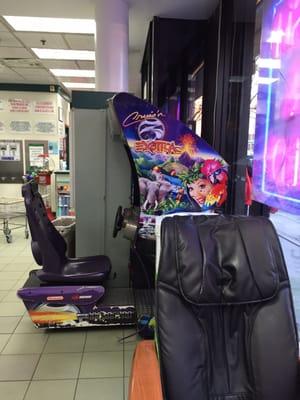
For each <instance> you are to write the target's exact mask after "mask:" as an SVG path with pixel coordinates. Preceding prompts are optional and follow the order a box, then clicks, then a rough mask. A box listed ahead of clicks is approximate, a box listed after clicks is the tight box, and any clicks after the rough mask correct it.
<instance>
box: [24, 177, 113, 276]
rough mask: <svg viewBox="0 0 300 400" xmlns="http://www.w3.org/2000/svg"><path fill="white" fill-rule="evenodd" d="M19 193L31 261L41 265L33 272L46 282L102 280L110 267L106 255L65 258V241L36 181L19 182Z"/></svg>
mask: <svg viewBox="0 0 300 400" xmlns="http://www.w3.org/2000/svg"><path fill="white" fill-rule="evenodd" d="M22 195H23V197H24V202H25V207H26V214H27V218H28V224H29V228H30V232H31V237H32V242H31V249H32V254H33V256H34V259H35V261H36V262H37V263H38V264H39V265H42V266H43V268H42V269H41V270H37V271H35V274H36V276H37V277H38V278H39V279H40V280H42V281H44V282H47V283H62V284H68V283H72V284H78V283H79V284H95V283H101V282H103V281H104V280H105V279H106V278H107V277H108V275H109V273H110V270H111V264H110V260H109V258H108V257H106V256H103V255H99V256H92V257H82V258H68V257H67V256H66V250H67V245H66V242H65V240H64V238H63V237H62V236H61V235H60V233H59V232H58V231H57V230H56V229H55V227H54V226H53V224H52V223H51V221H50V220H49V218H48V215H47V212H46V208H45V205H44V202H43V199H42V197H41V195H40V193H39V192H38V186H37V184H36V183H35V182H30V183H26V184H25V185H23V187H22Z"/></svg>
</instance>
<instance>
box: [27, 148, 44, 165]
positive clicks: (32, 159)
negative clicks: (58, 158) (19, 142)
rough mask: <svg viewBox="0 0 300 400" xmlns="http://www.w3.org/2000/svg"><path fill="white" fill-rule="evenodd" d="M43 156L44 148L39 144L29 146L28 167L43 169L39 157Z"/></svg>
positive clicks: (41, 160)
mask: <svg viewBox="0 0 300 400" xmlns="http://www.w3.org/2000/svg"><path fill="white" fill-rule="evenodd" d="M41 154H44V146H43V145H40V144H30V145H29V165H30V167H43V166H44V160H43V157H41Z"/></svg>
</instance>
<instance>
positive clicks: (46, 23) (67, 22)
mask: <svg viewBox="0 0 300 400" xmlns="http://www.w3.org/2000/svg"><path fill="white" fill-rule="evenodd" d="M4 18H5V19H6V21H7V22H8V23H9V24H10V25H11V26H12V27H13V28H14V29H15V30H16V31H30V32H61V33H89V34H93V33H95V21H94V20H93V19H79V18H78V19H73V18H48V17H42V18H41V17H15V16H8V15H6V16H4Z"/></svg>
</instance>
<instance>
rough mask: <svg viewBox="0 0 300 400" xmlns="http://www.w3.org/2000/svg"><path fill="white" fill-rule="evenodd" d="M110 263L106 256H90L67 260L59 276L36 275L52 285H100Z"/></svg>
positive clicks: (40, 273) (39, 272)
mask: <svg viewBox="0 0 300 400" xmlns="http://www.w3.org/2000/svg"><path fill="white" fill-rule="evenodd" d="M110 271H111V263H110V260H109V258H108V257H106V256H92V257H81V258H72V259H69V260H68V262H67V264H66V265H65V267H64V269H63V270H62V273H61V274H51V273H49V272H45V271H43V270H38V271H37V273H36V275H37V277H38V278H39V279H41V280H42V281H44V282H52V283H55V282H56V283H66V284H67V283H76V284H78V283H80V284H84V285H86V284H90V283H101V282H103V281H104V280H105V279H106V278H107V277H108V275H109V273H110Z"/></svg>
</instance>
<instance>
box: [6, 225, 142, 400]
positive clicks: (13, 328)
mask: <svg viewBox="0 0 300 400" xmlns="http://www.w3.org/2000/svg"><path fill="white" fill-rule="evenodd" d="M34 268H37V266H36V265H35V263H34V260H33V258H32V255H31V250H30V239H29V240H26V239H24V232H23V230H16V231H13V242H12V243H11V244H7V243H6V239H5V237H4V235H3V234H2V231H1V230H0V352H1V354H0V398H1V399H3V400H4V399H5V400H40V399H42V400H53V399H55V400H95V399H97V400H98V399H99V400H126V399H127V387H128V376H129V374H130V365H131V359H132V354H133V351H134V348H135V345H136V342H137V338H136V337H135V336H134V337H132V338H130V339H127V340H125V341H123V342H121V343H120V342H119V339H120V338H122V337H124V336H126V335H128V334H130V333H132V332H134V331H133V330H132V329H131V330H130V329H128V330H127V329H89V330H88V329H84V330H81V329H78V330H64V331H61V330H59V331H58V330H48V331H45V330H37V329H36V328H35V327H34V326H33V324H32V323H31V320H30V319H29V318H28V317H27V313H26V312H25V308H24V306H23V303H22V302H21V301H20V300H19V299H18V298H17V296H16V291H17V289H18V288H20V287H22V286H23V283H24V282H25V280H26V278H27V275H28V272H29V271H30V270H31V269H34Z"/></svg>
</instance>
